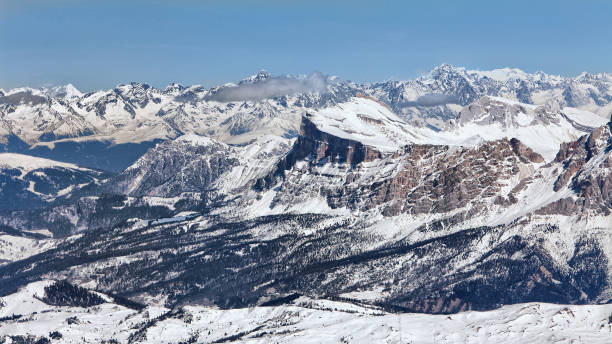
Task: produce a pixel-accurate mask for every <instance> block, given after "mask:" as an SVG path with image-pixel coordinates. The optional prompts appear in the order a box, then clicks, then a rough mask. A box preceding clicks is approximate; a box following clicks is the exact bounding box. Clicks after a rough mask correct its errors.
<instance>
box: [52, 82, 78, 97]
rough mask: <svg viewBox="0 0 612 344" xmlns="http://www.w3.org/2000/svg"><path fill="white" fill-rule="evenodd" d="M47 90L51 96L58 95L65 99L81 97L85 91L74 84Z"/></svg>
mask: <svg viewBox="0 0 612 344" xmlns="http://www.w3.org/2000/svg"><path fill="white" fill-rule="evenodd" d="M45 91H46V93H47V94H48V95H49V96H51V97H58V98H64V99H74V98H81V97H82V96H83V93H82V92H81V91H79V90H78V89H77V88H76V87H74V86H73V85H72V84H67V85H63V86H56V87H52V88H50V89H46V90H45Z"/></svg>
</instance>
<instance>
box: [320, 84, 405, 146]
mask: <svg viewBox="0 0 612 344" xmlns="http://www.w3.org/2000/svg"><path fill="white" fill-rule="evenodd" d="M308 119H309V120H310V121H311V122H312V123H313V124H314V125H315V126H316V127H317V128H318V129H319V130H321V131H323V132H326V133H328V134H331V135H334V136H336V137H339V138H343V139H348V140H353V141H357V142H361V143H362V144H364V145H366V146H370V147H374V148H376V149H377V150H379V151H380V152H394V151H397V150H398V149H400V148H401V147H402V146H404V145H406V144H408V143H409V142H411V133H410V131H409V127H408V125H407V124H406V123H405V122H404V121H403V120H402V119H401V118H399V117H398V116H397V115H396V114H394V113H393V111H391V109H389V107H388V106H387V105H385V104H384V103H382V102H379V101H376V100H374V99H372V98H366V97H363V96H361V97H355V98H352V99H351V100H350V101H348V102H346V103H342V104H338V105H336V106H334V107H329V108H326V109H322V110H320V111H317V112H315V113H314V114H312V115H310V116H308Z"/></svg>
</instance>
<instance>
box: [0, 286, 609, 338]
mask: <svg viewBox="0 0 612 344" xmlns="http://www.w3.org/2000/svg"><path fill="white" fill-rule="evenodd" d="M51 283H52V281H48V280H46V281H40V282H34V283H31V284H29V285H27V286H26V287H23V288H22V289H20V290H19V291H18V292H16V293H14V294H11V295H8V296H5V297H3V298H2V299H1V300H2V305H3V306H2V307H1V308H0V317H7V316H12V315H14V314H15V315H20V316H21V317H20V318H19V319H15V320H4V321H2V322H0V339H2V338H4V340H5V341H4V342H5V343H11V342H12V341H11V340H10V339H9V338H8V336H17V335H22V336H26V335H34V336H47V335H48V334H49V333H51V332H53V331H57V332H59V333H60V334H61V335H62V338H61V340H60V341H59V342H61V343H100V342H102V341H104V340H107V341H108V340H111V339H115V340H117V341H118V342H119V343H127V342H128V339H129V338H130V335H134V334H136V333H137V332H138V331H140V337H139V338H141V342H146V343H176V342H179V341H186V340H188V339H190V338H196V339H197V342H198V343H200V342H203V343H210V342H215V341H231V342H234V343H299V344H305V343H364V344H365V343H423V344H425V343H534V344H535V343H593V344H597V343H609V342H610V341H609V340H610V338H612V324H610V322H609V319H608V318H609V316H610V314H611V313H612V305H585V306H578V305H554V304H546V303H528V304H517V305H510V306H503V307H501V308H499V309H496V310H492V311H486V312H475V311H467V312H462V313H458V314H452V315H429V314H414V313H403V314H391V313H387V312H384V311H382V310H380V309H377V308H375V307H370V306H365V305H359V304H352V303H344V302H337V301H329V300H324V299H309V298H306V297H301V298H298V299H297V300H295V301H293V302H292V303H291V304H287V305H281V306H274V307H254V308H242V309H231V310H220V309H215V308H208V307H203V306H186V307H183V311H184V315H183V316H177V315H174V314H173V313H169V312H171V310H169V309H167V308H163V307H147V308H145V309H144V310H142V311H135V310H132V309H128V308H125V307H123V306H119V305H116V304H113V303H111V302H108V303H104V304H101V305H99V306H93V307H89V308H81V307H65V306H62V307H60V306H50V305H47V304H45V303H44V302H42V301H40V299H39V298H41V297H42V296H43V295H44V287H45V286H48V285H50V284H51ZM102 296H103V298H104V299H106V300H111V298H110V297H106V296H104V295H102ZM68 318H73V319H74V318H76V319H75V320H76V321H71V322H72V324H68V322H67V319H68ZM188 319H189V320H188ZM145 324H146V325H145Z"/></svg>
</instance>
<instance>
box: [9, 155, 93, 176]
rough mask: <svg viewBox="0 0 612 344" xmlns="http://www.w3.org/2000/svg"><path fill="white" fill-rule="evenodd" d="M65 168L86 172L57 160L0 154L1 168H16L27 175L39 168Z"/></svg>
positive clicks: (81, 168)
mask: <svg viewBox="0 0 612 344" xmlns="http://www.w3.org/2000/svg"><path fill="white" fill-rule="evenodd" d="M50 167H63V168H70V169H74V170H86V169H85V168H83V167H79V166H77V165H74V164H70V163H65V162H59V161H55V160H50V159H45V158H38V157H33V156H30V155H25V154H17V153H0V168H15V169H20V170H22V171H24V172H25V173H27V172H29V171H32V170H36V169H39V168H50Z"/></svg>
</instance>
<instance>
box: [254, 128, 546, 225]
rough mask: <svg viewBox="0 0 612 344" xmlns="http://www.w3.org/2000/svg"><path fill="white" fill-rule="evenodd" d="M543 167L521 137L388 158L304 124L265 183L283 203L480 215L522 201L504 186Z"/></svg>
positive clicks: (408, 149)
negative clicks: (314, 201) (276, 188)
mask: <svg viewBox="0 0 612 344" xmlns="http://www.w3.org/2000/svg"><path fill="white" fill-rule="evenodd" d="M543 161H544V159H543V158H542V156H540V155H539V154H537V153H535V152H533V151H532V150H531V149H530V148H528V147H526V146H525V145H523V144H522V143H521V142H520V141H519V140H517V139H511V140H508V139H502V140H497V141H493V142H488V143H486V144H482V145H479V146H476V147H451V146H441V145H421V144H410V145H407V146H405V147H404V148H403V149H401V150H399V151H396V152H393V153H385V154H383V153H381V152H378V151H376V150H375V149H374V148H371V147H368V146H365V145H363V144H361V143H359V142H355V141H351V140H347V139H342V138H338V137H335V136H333V135H331V134H328V133H325V132H322V131H320V130H318V129H317V128H316V127H315V126H314V125H313V123H311V122H310V121H309V120H308V119H307V118H304V122H303V124H302V136H301V137H300V138H298V140H297V142H296V143H295V145H294V147H293V149H292V151H291V152H290V153H289V154H288V155H287V156H286V157H285V158H284V159H283V160H282V161H281V162H280V163H279V165H278V168H277V170H276V171H275V173H274V174H273V175H272V176H269V177H267V179H265V180H263V181H260V182H259V183H258V184H259V186H260V187H261V186H262V185H268V186H269V185H272V184H276V183H277V182H278V180H279V179H278V178H282V180H283V182H282V185H281V186H280V192H279V193H278V194H277V196H276V199H275V202H278V203H281V204H285V203H295V202H296V201H298V200H299V199H304V200H305V199H308V198H324V199H325V200H326V202H327V204H328V205H329V206H330V207H331V208H343V207H345V208H348V209H353V210H361V211H367V210H370V209H373V208H378V207H380V208H381V210H382V213H383V215H385V216H395V215H398V214H401V213H409V214H426V213H445V212H449V211H453V210H456V209H459V208H463V207H466V206H467V205H470V206H471V212H478V211H479V210H480V209H482V208H483V206H484V205H485V204H490V203H493V202H497V204H500V203H504V202H506V203H515V202H516V199H515V198H514V196H513V194H509V195H501V196H500V192H501V190H502V188H503V187H504V186H507V185H510V183H513V182H512V181H511V179H513V178H514V176H517V175H518V176H519V178H520V179H523V178H527V177H528V176H529V175H528V173H526V172H525V171H530V170H533V169H534V168H533V166H532V164H534V163H541V162H543ZM305 176H307V177H305ZM275 178H276V179H275Z"/></svg>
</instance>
